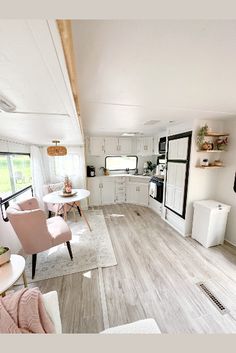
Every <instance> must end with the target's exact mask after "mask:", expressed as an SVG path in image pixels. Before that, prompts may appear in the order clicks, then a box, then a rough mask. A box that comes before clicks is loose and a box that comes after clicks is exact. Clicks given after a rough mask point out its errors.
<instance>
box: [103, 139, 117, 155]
mask: <svg viewBox="0 0 236 353" xmlns="http://www.w3.org/2000/svg"><path fill="white" fill-rule="evenodd" d="M105 154H106V155H118V154H120V153H119V139H118V137H105Z"/></svg>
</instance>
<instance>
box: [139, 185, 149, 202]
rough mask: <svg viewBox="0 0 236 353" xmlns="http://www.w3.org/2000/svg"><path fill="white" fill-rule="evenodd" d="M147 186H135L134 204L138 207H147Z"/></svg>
mask: <svg viewBox="0 0 236 353" xmlns="http://www.w3.org/2000/svg"><path fill="white" fill-rule="evenodd" d="M148 199H149V195H148V184H144V183H142V184H141V183H139V184H137V186H136V203H137V204H138V205H143V206H148Z"/></svg>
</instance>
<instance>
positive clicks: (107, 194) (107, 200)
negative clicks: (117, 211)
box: [100, 178, 115, 205]
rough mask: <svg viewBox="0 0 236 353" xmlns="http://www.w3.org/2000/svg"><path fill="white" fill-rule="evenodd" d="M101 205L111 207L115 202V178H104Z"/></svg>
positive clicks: (101, 184)
mask: <svg viewBox="0 0 236 353" xmlns="http://www.w3.org/2000/svg"><path fill="white" fill-rule="evenodd" d="M100 186H101V198H102V200H101V204H102V205H110V204H113V203H114V202H115V181H114V180H113V178H107V179H106V178H102V180H101V183H100Z"/></svg>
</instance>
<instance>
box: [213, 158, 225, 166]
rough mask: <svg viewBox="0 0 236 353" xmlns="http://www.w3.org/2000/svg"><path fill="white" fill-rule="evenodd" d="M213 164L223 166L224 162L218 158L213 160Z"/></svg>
mask: <svg viewBox="0 0 236 353" xmlns="http://www.w3.org/2000/svg"><path fill="white" fill-rule="evenodd" d="M213 165H214V166H216V167H223V162H222V161H221V160H219V159H216V160H215V161H214V162H213Z"/></svg>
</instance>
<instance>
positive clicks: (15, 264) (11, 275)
mask: <svg viewBox="0 0 236 353" xmlns="http://www.w3.org/2000/svg"><path fill="white" fill-rule="evenodd" d="M21 276H22V278H23V282H24V286H25V287H27V280H26V276H25V259H24V258H23V257H22V256H20V255H11V261H10V262H8V263H6V264H4V265H2V266H0V295H1V296H3V297H4V296H5V292H6V291H7V290H8V289H10V288H11V287H12V286H13V284H14V283H15V282H16V281H17V280H18V279H19V278H20V277H21Z"/></svg>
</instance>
